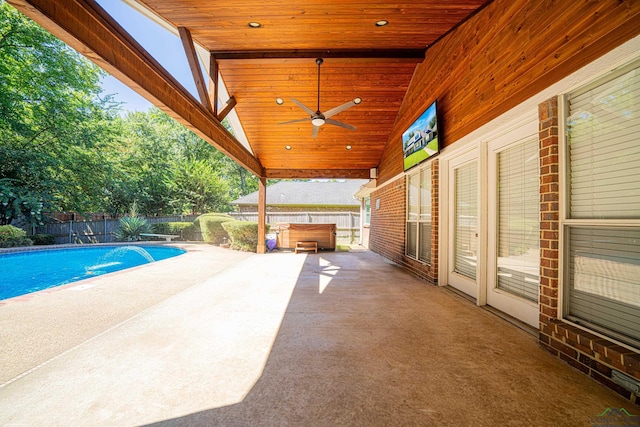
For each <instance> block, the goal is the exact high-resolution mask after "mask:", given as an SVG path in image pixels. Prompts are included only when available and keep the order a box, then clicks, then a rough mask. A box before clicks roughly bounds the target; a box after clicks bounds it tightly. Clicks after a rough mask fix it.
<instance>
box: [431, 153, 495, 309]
mask: <svg viewBox="0 0 640 427" xmlns="http://www.w3.org/2000/svg"><path fill="white" fill-rule="evenodd" d="M466 148H467V149H466V150H463V151H457V152H455V154H453V155H451V156H447V158H444V159H442V160H441V161H443V160H444V161H443V164H441V165H440V171H441V172H442V173H441V180H440V185H441V187H440V190H441V191H440V195H441V202H440V206H441V207H445V206H446V208H445V209H446V210H447V211H448V212H449V214H448V215H447V214H445V215H439V218H443V219H444V218H446V224H443V223H441V228H440V229H441V230H446V232H445V233H442V234H441V237H443V238H444V239H445V240H444V242H446V243H444V245H443V244H442V242H441V243H440V244H439V247H440V248H442V247H445V248H447V250H446V253H441V254H440V255H441V256H443V258H440V259H442V261H443V262H442V263H441V268H440V269H439V271H440V274H444V277H442V276H441V277H439V282H440V283H442V284H448V285H451V286H453V287H455V288H456V289H458V290H460V291H462V292H464V293H465V294H467V295H469V296H471V297H473V298H474V299H476V301H477V300H478V296H479V295H480V292H479V291H478V289H479V285H478V284H479V283H480V282H481V281H482V280H481V278H482V274H481V270H482V269H481V268H480V267H481V266H482V264H483V259H482V256H483V253H484V251H483V250H482V243H481V240H482V239H481V236H480V228H482V227H481V223H482V207H481V194H480V192H481V188H482V186H481V185H480V182H481V179H480V175H481V169H482V166H481V164H480V150H479V148H478V145H477V144H472V145H470V146H468V147H466ZM471 162H475V163H476V166H477V180H476V183H477V206H478V218H477V220H476V221H477V222H476V225H477V227H478V229H477V237H476V262H477V264H476V280H472V279H470V278H468V277H466V276H463V275H461V274H458V273H456V272H455V271H453V269H454V266H455V265H454V262H453V260H454V256H455V242H454V238H455V221H454V220H453V216H452V213H453V212H455V170H456V169H457V168H459V167H461V166H464V165H466V164H469V163H471ZM445 177H446V178H445ZM442 178H445V179H442ZM442 199H444V200H442ZM443 235H444V236H443ZM442 267H444V268H442Z"/></svg>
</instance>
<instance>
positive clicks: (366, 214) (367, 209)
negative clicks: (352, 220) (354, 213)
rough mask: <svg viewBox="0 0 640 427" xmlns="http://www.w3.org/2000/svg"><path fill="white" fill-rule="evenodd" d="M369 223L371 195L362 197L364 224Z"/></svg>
mask: <svg viewBox="0 0 640 427" xmlns="http://www.w3.org/2000/svg"><path fill="white" fill-rule="evenodd" d="M370 223H371V196H366V197H365V198H364V224H366V225H368V224H370Z"/></svg>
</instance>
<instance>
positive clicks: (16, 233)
mask: <svg viewBox="0 0 640 427" xmlns="http://www.w3.org/2000/svg"><path fill="white" fill-rule="evenodd" d="M32 244H33V241H32V240H31V239H29V238H28V237H27V233H26V232H25V231H24V230H22V229H20V228H18V227H14V226H13V225H0V248H12V247H14V246H31V245H32Z"/></svg>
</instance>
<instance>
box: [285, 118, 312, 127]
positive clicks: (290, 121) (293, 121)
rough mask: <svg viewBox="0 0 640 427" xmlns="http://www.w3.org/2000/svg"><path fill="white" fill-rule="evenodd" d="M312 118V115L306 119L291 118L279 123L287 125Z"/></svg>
mask: <svg viewBox="0 0 640 427" xmlns="http://www.w3.org/2000/svg"><path fill="white" fill-rule="evenodd" d="M311 119H312V117H307V118H305V119H295V120H289V121H287V122H280V123H278V124H279V125H287V124H289V123H298V122H310V121H311Z"/></svg>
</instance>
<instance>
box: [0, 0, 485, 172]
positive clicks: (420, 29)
mask: <svg viewBox="0 0 640 427" xmlns="http://www.w3.org/2000/svg"><path fill="white" fill-rule="evenodd" d="M8 1H9V3H11V4H12V5H13V6H15V7H16V8H17V9H19V10H20V11H21V12H23V13H24V14H26V15H27V16H29V17H30V18H32V19H33V20H34V21H36V22H38V23H39V24H41V25H42V26H43V27H45V28H46V29H47V30H48V31H49V32H51V33H52V34H54V35H55V36H56V37H58V38H60V39H61V40H63V41H65V42H66V43H67V44H69V45H70V46H72V47H73V48H75V49H76V50H78V51H79V52H80V53H82V54H83V55H85V56H86V57H87V58H89V59H90V60H91V61H93V62H95V63H96V64H98V65H99V66H100V67H101V68H103V69H104V70H106V71H107V72H109V73H111V74H112V75H114V76H115V77H117V78H118V79H120V80H121V81H123V82H124V83H125V84H127V85H128V86H130V87H131V88H132V89H133V90H135V91H136V92H138V93H139V94H141V95H142V96H143V97H145V98H146V99H147V100H149V101H150V102H152V103H153V104H154V105H156V106H158V107H159V108H161V109H162V110H164V111H165V112H167V113H168V114H170V115H171V116H172V117H174V118H175V119H176V120H178V121H180V122H181V123H183V124H184V125H185V126H187V127H188V128H190V129H191V130H193V131H194V132H195V133H197V134H198V135H199V136H200V137H202V138H204V139H205V140H207V141H208V142H209V143H210V144H211V145H213V146H214V147H216V148H217V149H219V150H221V151H222V152H223V153H225V154H226V155H227V156H229V157H230V158H232V159H233V160H235V161H236V162H237V163H238V164H240V165H242V166H243V167H245V168H246V169H247V170H249V171H250V172H251V173H253V174H254V175H256V176H258V177H260V178H369V177H370V170H371V169H372V168H376V167H377V166H378V164H379V163H380V159H381V157H382V155H383V151H384V149H385V147H386V145H387V142H388V138H389V133H390V131H391V128H392V127H393V125H394V122H395V120H396V116H397V114H398V111H399V110H400V107H401V105H402V103H403V101H404V98H405V95H406V92H407V89H408V87H409V83H410V82H411V79H412V76H413V73H414V70H415V67H416V65H417V64H419V63H420V62H422V61H423V60H424V57H425V50H426V48H427V46H429V45H431V44H433V43H434V42H436V41H437V40H438V39H440V38H441V37H443V35H445V34H446V33H448V32H450V31H451V30H452V29H453V28H455V27H456V26H457V25H459V24H460V23H461V22H463V21H465V20H466V19H468V18H469V17H470V16H472V15H473V14H474V13H475V12H477V11H478V10H479V9H480V8H482V7H483V6H484V5H485V4H487V3H489V1H487V0H464V1H458V2H456V3H455V4H450V2H446V1H441V0H433V1H429V2H425V3H423V4H414V3H406V4H405V3H401V4H397V5H388V4H386V3H384V2H380V1H374V2H371V3H370V4H368V5H367V6H362V4H360V3H357V2H355V1H346V2H342V3H341V4H326V2H320V1H310V2H309V1H307V2H300V3H292V4H289V3H286V4H285V3H277V4H273V5H272V4H266V5H265V4H264V3H263V2H244V3H243V4H242V5H227V4H217V3H210V2H205V1H195V0H181V1H171V2H167V1H164V0H135V1H134V0H127V1H126V3H128V4H130V5H133V6H135V8H136V9H137V10H139V11H140V10H142V11H143V12H144V14H145V15H146V16H147V17H151V18H152V19H154V20H155V21H157V22H161V23H162V25H163V26H164V27H165V28H172V29H173V32H174V33H176V34H179V36H180V37H181V39H182V42H183V44H184V47H185V52H186V53H187V57H188V59H189V65H190V67H191V70H192V73H193V78H194V80H195V82H196V87H197V88H198V97H197V98H199V99H197V98H196V97H195V96H193V95H191V94H190V93H189V92H188V91H187V90H186V89H185V88H184V87H183V86H182V85H181V84H180V83H179V82H178V81H177V80H176V79H175V78H174V77H173V76H171V75H170V74H169V73H168V72H167V71H166V70H165V69H164V68H163V67H162V66H161V65H160V64H159V63H158V62H157V61H156V60H155V59H154V58H153V57H152V55H150V54H149V53H148V52H147V51H145V49H144V48H143V47H142V46H141V45H140V44H139V43H138V42H137V41H136V40H135V39H134V38H133V37H132V36H130V35H129V34H128V33H127V32H126V31H125V30H124V29H123V28H122V27H121V26H120V25H119V24H118V23H117V22H116V21H115V20H114V19H113V18H112V17H111V16H110V15H109V14H108V13H107V12H105V11H104V10H103V9H102V7H101V6H100V5H99V4H98V3H97V2H96V1H95V0H67V1H65V2H62V3H61V2H51V1H48V0H8ZM249 22H254V25H255V24H256V23H257V25H258V28H250V26H249V25H248V23H249ZM203 53H204V55H203ZM206 56H208V58H207V57H206ZM315 58H324V60H325V61H324V64H323V66H322V74H321V76H320V77H319V75H318V68H317V67H316V63H315ZM201 68H202V69H204V70H205V72H206V73H208V74H209V75H208V76H207V75H201V71H200V70H201ZM216 83H218V84H216ZM222 85H224V87H225V89H226V91H225V94H224V97H225V99H222V97H223V96H222V95H221V94H220V91H219V89H220V87H219V86H222ZM319 88H320V92H318V89H319ZM227 91H228V92H227ZM355 98H360V99H362V103H361V104H358V105H354V106H353V108H349V109H348V110H344V111H341V112H340V113H338V114H336V115H335V117H332V119H335V120H337V121H339V122H342V123H346V124H347V125H349V126H353V127H355V128H356V129H355V130H351V129H345V128H344V127H340V126H330V125H324V126H321V127H319V128H318V129H316V131H317V132H316V133H317V134H316V135H315V136H312V126H311V123H307V121H309V122H310V120H311V118H310V115H309V114H308V112H306V111H303V109H302V108H300V107H299V105H296V103H297V102H295V101H291V100H292V99H295V100H296V101H298V102H299V103H301V104H304V105H305V106H308V107H309V108H308V110H315V109H316V108H318V110H319V111H327V110H329V109H333V108H335V107H337V106H339V105H342V104H344V103H345V102H348V101H350V100H353V99H355ZM276 99H281V100H282V101H283V102H282V104H280V105H278V104H276ZM227 101H229V102H227ZM219 103H222V104H223V105H222V107H221V108H220V109H221V111H218V104H219ZM225 103H226V104H225ZM231 110H233V111H234V113H235V114H237V117H238V119H239V120H238V124H241V126H242V129H243V131H244V134H245V135H246V142H245V141H242V142H241V141H239V140H238V139H236V138H235V137H234V136H233V135H231V134H230V133H229V132H227V130H226V129H225V128H224V126H222V124H221V120H222V118H223V117H224V116H225V115H226V114H228V113H229V112H230V111H231ZM291 120H300V122H296V123H291V124H286V125H280V123H282V122H288V121H291ZM243 142H245V143H244V144H243Z"/></svg>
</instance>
